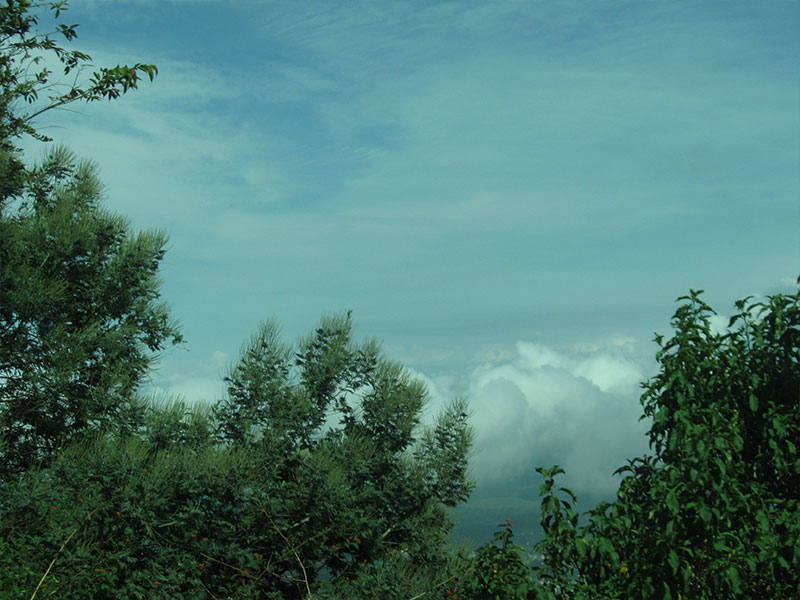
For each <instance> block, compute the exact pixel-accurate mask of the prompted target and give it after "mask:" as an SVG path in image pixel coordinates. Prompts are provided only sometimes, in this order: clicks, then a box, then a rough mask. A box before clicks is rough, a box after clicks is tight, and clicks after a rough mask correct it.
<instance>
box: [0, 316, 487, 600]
mask: <svg viewBox="0 0 800 600" xmlns="http://www.w3.org/2000/svg"><path fill="white" fill-rule="evenodd" d="M351 337H352V336H351V321H350V316H349V314H348V315H346V316H333V317H324V318H323V319H322V322H321V323H320V326H319V327H318V328H317V329H316V331H315V332H314V333H313V334H312V335H311V336H308V337H307V338H305V339H303V340H301V341H300V343H299V344H298V346H297V347H296V348H290V347H288V346H286V345H284V344H283V343H281V341H280V339H279V336H278V331H277V326H276V325H275V324H274V323H270V324H266V325H264V326H263V327H261V328H260V329H259V330H258V332H257V333H256V335H255V336H254V337H253V338H252V339H251V340H250V341H249V343H248V344H246V345H245V346H244V347H243V349H242V354H241V357H240V360H239V361H238V362H237V363H236V364H235V365H234V366H233V367H232V368H231V371H230V374H229V376H228V377H226V379H225V381H226V383H227V385H228V394H227V395H226V396H225V398H223V399H222V400H220V401H219V402H218V403H216V404H215V405H214V406H212V407H208V408H206V409H203V408H202V407H194V408H192V409H190V408H188V407H186V406H185V405H183V404H182V403H179V402H172V403H169V402H168V403H162V404H161V405H160V406H157V405H156V404H155V403H152V402H151V403H150V404H149V405H147V404H146V403H145V402H144V401H143V400H142V399H139V398H138V397H137V398H135V399H134V402H132V403H131V406H133V409H132V410H133V411H134V412H135V413H136V415H137V416H136V418H135V419H132V420H133V421H135V423H136V426H135V427H131V428H130V429H129V430H128V431H127V432H126V433H124V434H123V433H116V434H114V435H111V434H110V433H103V434H101V433H95V434H93V435H86V436H83V438H82V439H81V440H80V441H76V442H74V443H72V444H71V445H69V446H68V447H66V448H64V449H63V450H62V451H61V452H60V453H59V454H58V456H57V458H56V459H55V460H54V461H53V462H52V463H51V464H49V465H46V466H43V468H41V469H31V470H30V471H29V473H28V474H27V475H26V477H24V478H22V479H20V480H19V481H15V482H9V483H7V484H6V485H5V486H4V487H3V488H0V507H3V506H5V509H3V510H2V511H0V516H1V517H2V518H0V536H1V537H3V538H4V539H7V540H8V544H9V546H10V549H9V550H8V552H7V553H6V555H5V556H4V560H5V562H4V563H3V564H2V565H0V577H3V576H5V577H6V578H7V580H6V581H3V580H1V579H0V585H5V584H7V583H8V584H9V585H10V581H11V580H12V579H13V581H15V582H16V583H15V585H16V586H17V587H18V589H19V590H20V593H21V594H22V593H27V594H30V593H31V590H33V589H34V588H35V586H36V585H37V582H38V579H39V578H41V576H42V574H43V573H45V571H46V570H47V567H48V565H49V563H50V561H51V560H53V557H56V559H57V560H56V561H55V564H54V566H53V567H52V568H51V570H50V571H49V573H48V576H47V578H46V579H47V581H48V582H49V585H50V586H51V589H56V590H57V595H58V597H60V598H78V597H82V596H83V595H84V594H85V590H86V589H88V588H89V587H91V589H92V590H93V594H94V595H95V596H97V597H99V598H103V597H109V598H112V597H113V598H138V597H147V598H149V597H159V596H158V595H157V594H159V593H160V594H163V595H164V597H168V598H184V597H185V598H190V597H191V598H195V597H196V598H213V597H217V598H221V597H230V598H237V597H238V598H305V597H306V596H308V595H310V594H315V595H319V597H336V598H339V597H346V596H344V594H345V593H355V594H357V593H361V592H364V593H366V590H373V591H375V592H377V591H378V590H380V591H381V593H382V594H384V595H389V597H398V598H399V597H401V596H402V593H405V589H404V587H403V586H404V585H411V586H412V587H414V588H415V589H419V590H420V592H419V593H423V592H425V593H428V592H431V591H432V590H435V589H438V588H437V587H436V586H437V584H441V585H444V584H443V583H442V582H443V581H446V580H448V579H452V576H450V575H447V570H448V569H449V566H448V565H450V564H451V563H452V562H453V560H454V559H453V557H452V556H450V555H448V554H447V553H446V552H445V546H446V542H447V536H448V533H449V531H450V529H451V527H452V522H451V519H450V517H449V515H448V513H447V512H446V510H445V507H446V505H447V504H448V503H450V502H452V501H453V499H454V494H456V493H458V494H467V493H468V492H469V489H470V488H471V485H472V484H471V483H470V482H469V481H468V480H467V479H466V473H465V471H463V470H461V469H460V468H459V467H458V465H461V464H465V461H466V458H465V456H463V454H465V453H466V452H468V451H469V448H470V441H471V438H472V432H471V429H470V428H469V427H468V425H467V424H466V421H465V420H464V419H463V418H462V415H465V412H464V411H465V409H466V407H465V405H464V403H463V401H455V402H453V403H452V404H451V405H450V406H448V407H445V409H444V410H443V411H442V413H441V415H440V417H439V419H438V420H437V421H436V423H435V424H434V425H432V426H431V427H429V428H421V427H420V416H421V411H422V409H423V407H424V406H425V403H426V397H425V396H426V390H425V388H424V386H423V385H421V384H420V383H419V382H417V381H415V380H413V379H412V378H411V377H410V376H409V375H408V373H407V372H406V371H405V370H404V369H403V368H402V367H400V366H399V365H398V364H397V363H394V362H392V361H389V360H387V359H386V358H384V357H383V356H382V355H381V353H380V351H379V348H378V345H377V344H376V343H375V342H372V341H368V342H365V343H362V344H355V343H353V342H352V340H351ZM137 411H138V412H137ZM379 419H380V422H379ZM379 425H380V426H379ZM387 425H391V426H387ZM450 427H454V428H456V431H454V432H452V434H448V435H445V431H446V429H447V428H450ZM448 460H453V461H454V462H455V463H457V465H456V466H455V467H452V466H448V464H447V461H448ZM454 490H456V491H457V492H454ZM45 506H56V509H52V512H51V513H48V512H47V511H46V510H45V509H44V507H45ZM37 511H38V512H37ZM34 513H35V514H36V515H38V516H37V517H35V518H33V517H31V515H32V514H34ZM90 513H91V514H92V518H91V519H89V518H88V516H87V515H88V514H90ZM73 531H74V532H75V533H74V536H73V537H72V538H71V539H70V542H69V543H68V544H66V545H65V547H64V548H63V549H62V550H61V551H59V550H58V548H59V546H60V544H61V543H62V542H63V541H64V539H66V538H67V537H68V536H69V535H70V534H71V533H72V532H73ZM23 556H24V560H21V558H22V557H23ZM21 562H24V563H25V567H24V568H21V567H20V563H21ZM201 563H202V565H203V566H202V567H201V566H200V565H201ZM6 567H8V569H6ZM94 569H98V571H95V570H94ZM104 569H105V571H103V570H104ZM3 571H5V573H3ZM101 573H102V575H101ZM98 577H100V579H97V578H98ZM156 581H158V582H159V583H158V584H155V583H154V582H156ZM400 581H405V584H402V585H400V584H399V583H398V582H400ZM156 585H157V586H158V587H157V588H156V587H155V586H156ZM53 586H55V587H53ZM103 586H106V587H103ZM390 588H392V589H394V592H391V593H394V594H395V596H391V594H390V591H387V590H389V589H390ZM3 589H11V588H5V587H4V588H3ZM358 590H361V592H359V591H358ZM326 594H327V595H328V596H326ZM20 597H21V596H20ZM353 597H358V596H357V595H356V596H353Z"/></svg>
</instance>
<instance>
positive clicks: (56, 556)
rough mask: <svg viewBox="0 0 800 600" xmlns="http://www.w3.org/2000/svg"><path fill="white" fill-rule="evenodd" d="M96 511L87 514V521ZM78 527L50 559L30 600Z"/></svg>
mask: <svg viewBox="0 0 800 600" xmlns="http://www.w3.org/2000/svg"><path fill="white" fill-rule="evenodd" d="M96 511H97V509H96V508H95V509H94V510H93V511H91V512H90V513H89V514H87V515H86V520H87V521H88V520H90V519H91V518H92V515H93V514H94V513H95V512H96ZM78 529H80V527H76V528H75V529H74V530H73V531H72V533H70V534H69V536H68V537H67V539H65V540H64V543H63V544H61V548H59V549H58V552H56V555H55V556H54V557H53V560H51V561H50V565H49V566H48V567H47V570H46V571H45V572H44V575H42V578H41V579H40V580H39V585H37V586H36V589H35V590H33V594H31V598H30V600H33V599H34V598H35V597H36V594H37V592H38V591H39V588H40V587H41V586H42V583H43V582H44V579H45V577H47V575H48V573H50V569H52V568H53V565H54V564H55V562H56V558H58V555H59V554H60V553H61V551H62V550H64V547H65V546H66V545H67V542H69V541H70V540H71V539H72V536H73V535H75V534H76V533H78Z"/></svg>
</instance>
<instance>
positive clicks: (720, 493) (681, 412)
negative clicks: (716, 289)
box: [460, 279, 800, 600]
mask: <svg viewBox="0 0 800 600" xmlns="http://www.w3.org/2000/svg"><path fill="white" fill-rule="evenodd" d="M798 284H800V279H798ZM700 294H701V292H695V291H691V293H690V295H689V296H685V297H682V298H679V301H680V300H684V301H686V302H685V303H684V304H683V305H681V306H680V307H679V308H678V310H677V311H676V313H675V316H674V318H673V321H672V324H673V327H674V329H675V335H674V337H673V338H672V339H671V340H669V341H668V342H667V343H663V338H662V337H661V336H656V341H657V342H658V344H659V345H660V346H661V350H660V351H659V352H658V353H657V359H658V361H659V362H660V364H661V371H660V372H659V374H658V375H656V376H655V377H654V378H653V379H651V380H650V381H649V382H647V383H644V384H642V387H643V388H644V389H645V392H644V394H643V395H642V405H643V407H644V416H643V417H642V418H645V417H650V418H652V426H651V429H650V431H649V434H648V435H649V437H650V443H651V448H653V449H654V450H655V455H652V456H651V455H646V456H643V457H639V458H635V459H633V460H630V461H628V464H627V465H625V466H623V467H622V468H620V469H619V470H618V471H617V472H618V473H622V474H624V478H623V480H622V482H621V484H620V487H619V490H618V492H617V498H616V500H615V501H614V502H613V503H605V502H604V503H601V504H600V505H599V506H597V507H596V508H594V509H593V510H591V511H589V513H588V514H589V517H590V519H589V522H588V524H587V525H585V526H582V527H579V526H578V515H577V513H576V512H575V511H574V509H573V506H574V504H575V502H576V499H575V496H574V494H572V492H571V491H570V490H567V489H565V488H556V486H555V477H556V476H557V475H559V474H561V473H563V470H562V469H561V468H559V467H558V466H554V467H552V468H550V469H538V471H539V472H540V473H541V474H542V476H543V477H544V479H545V481H544V483H543V485H542V486H541V488H540V491H541V494H542V511H541V523H542V528H543V529H544V532H545V537H544V539H543V540H542V541H541V542H540V543H539V544H538V545H537V547H536V549H535V550H536V552H537V553H538V554H539V555H540V556H541V564H539V565H536V566H534V567H533V568H531V569H530V572H529V577H530V582H531V586H530V588H528V587H527V584H521V583H520V580H521V576H520V572H519V569H518V568H517V567H515V568H513V569H510V571H509V572H508V574H506V575H504V576H503V577H500V575H501V574H502V573H503V571H502V570H500V569H498V580H497V581H494V580H492V579H491V578H490V573H492V574H493V573H494V571H493V568H492V567H490V565H489V564H488V563H487V560H486V557H487V556H492V555H493V553H494V554H497V553H499V550H498V549H497V548H496V547H494V546H484V547H483V548H481V549H480V550H479V551H478V554H477V555H476V557H475V559H474V560H473V561H472V563H471V567H472V568H474V569H475V570H476V574H475V575H474V576H473V579H472V581H471V583H470V585H471V587H470V588H469V590H470V591H469V593H466V594H461V595H460V597H461V598H474V599H478V598H493V597H501V596H493V595H492V594H496V593H497V592H496V591H495V590H497V589H501V590H504V593H505V596H504V597H509V598H510V597H515V596H513V594H515V593H516V594H518V596H517V597H526V596H524V593H525V592H526V591H527V593H528V596H527V597H528V598H537V599H551V600H552V599H560V598H565V599H574V600H578V599H589V598H603V599H619V600H623V599H624V600H627V599H631V598H646V599H652V598H659V599H665V600H667V599H672V600H680V599H682V598H686V599H687V600H688V599H690V598H691V599H701V600H703V599H706V600H712V599H716V598H764V599H770V600H774V599H784V598H786V599H789V598H797V597H800V577H798V573H800V506H798V501H799V498H800V496H798V490H800V453H798V447H797V444H798V442H797V441H798V440H799V439H800V359H799V358H798V357H800V303H799V302H798V301H800V293H796V294H794V295H775V296H770V297H769V298H768V300H767V302H757V303H750V304H748V301H749V298H745V299H744V300H740V301H738V302H737V303H736V308H737V309H738V313H737V314H736V315H734V316H733V318H731V320H730V324H729V331H728V332H726V333H722V334H717V333H714V332H713V331H712V329H711V325H710V315H713V314H714V312H713V310H711V308H710V307H709V306H708V305H706V304H705V303H704V302H703V301H702V300H701V299H700ZM737 323H738V324H739V327H738V328H737V329H730V328H731V327H733V326H734V325H735V324H737ZM559 495H560V496H561V497H559ZM495 539H497V536H496V538H495ZM505 561H506V563H507V564H513V565H517V566H518V565H519V562H518V560H517V559H513V558H510V557H506V558H505Z"/></svg>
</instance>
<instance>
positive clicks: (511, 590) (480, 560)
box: [450, 519, 534, 600]
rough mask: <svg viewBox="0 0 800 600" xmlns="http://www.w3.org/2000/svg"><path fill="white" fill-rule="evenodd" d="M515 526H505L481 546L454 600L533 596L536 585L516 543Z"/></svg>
mask: <svg viewBox="0 0 800 600" xmlns="http://www.w3.org/2000/svg"><path fill="white" fill-rule="evenodd" d="M512 528H513V525H512V523H511V521H509V520H508V519H506V523H505V525H503V526H502V528H501V529H500V531H498V532H496V533H495V534H494V537H493V538H492V540H491V542H489V543H488V544H486V545H484V546H482V547H480V548H479V549H478V551H477V552H476V554H475V556H474V557H473V558H472V560H471V562H470V563H469V568H468V570H467V572H466V573H465V574H463V575H462V576H461V577H460V578H459V585H458V586H456V587H455V588H454V591H453V592H452V593H451V594H450V597H451V598H456V597H458V598H472V599H474V600H525V599H526V598H529V597H531V596H530V594H531V591H532V590H533V589H534V588H533V582H532V580H531V577H530V567H529V566H528V564H527V562H526V560H525V557H524V550H523V548H522V547H521V546H519V545H517V544H514V543H513V541H512V540H513V537H514V534H513V531H512Z"/></svg>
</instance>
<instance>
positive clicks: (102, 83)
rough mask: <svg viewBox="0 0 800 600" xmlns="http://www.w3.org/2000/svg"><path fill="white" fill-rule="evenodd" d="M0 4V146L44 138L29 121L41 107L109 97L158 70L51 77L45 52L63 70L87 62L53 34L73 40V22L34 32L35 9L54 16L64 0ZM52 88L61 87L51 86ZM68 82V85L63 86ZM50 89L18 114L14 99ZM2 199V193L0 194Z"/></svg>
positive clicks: (20, 0)
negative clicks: (81, 80)
mask: <svg viewBox="0 0 800 600" xmlns="http://www.w3.org/2000/svg"><path fill="white" fill-rule="evenodd" d="M5 4H6V5H5V6H2V7H0V142H1V143H0V149H2V150H13V149H14V147H13V145H12V140H14V139H15V138H18V137H20V136H22V135H26V134H27V135H31V136H33V137H34V138H36V139H39V140H42V141H50V138H48V137H47V136H44V135H42V134H40V133H39V132H37V131H36V129H35V128H34V127H33V125H32V122H33V119H35V118H36V117H37V116H39V115H40V114H42V113H43V112H45V111H48V110H51V109H54V108H58V107H61V106H64V105H66V104H69V103H71V102H75V101H76V100H84V101H86V102H92V101H94V100H101V99H103V98H107V99H109V100H112V99H114V98H118V97H119V96H120V95H122V94H124V93H125V92H127V91H128V90H130V89H135V88H137V86H138V81H139V77H140V74H141V73H143V74H145V75H147V77H149V79H150V81H152V80H153V78H154V77H155V76H156V75H157V74H158V69H157V68H156V66H155V65H149V64H142V63H136V64H135V65H134V66H132V67H129V66H127V65H125V66H119V65H118V66H116V67H111V68H107V67H103V68H101V69H100V70H99V71H95V72H94V73H93V74H92V76H91V77H90V79H89V82H88V85H86V86H80V85H76V84H77V80H73V82H72V83H71V84H63V83H60V82H59V81H58V80H56V79H54V75H55V74H54V73H53V71H51V70H50V69H48V68H47V67H45V66H41V67H40V66H39V65H40V63H41V62H42V60H43V59H45V58H46V57H48V56H51V57H54V58H55V59H57V60H58V62H60V63H61V65H62V66H63V71H64V73H63V75H64V76H67V75H69V74H70V73H71V72H73V71H76V70H77V72H78V73H80V72H81V71H82V70H83V68H84V67H85V66H89V65H91V56H89V55H88V54H86V53H84V52H80V51H78V50H65V49H64V48H62V47H60V46H59V45H58V44H56V42H55V40H54V39H53V38H52V37H51V36H52V35H54V34H56V33H57V34H60V35H61V36H63V37H64V39H65V40H67V41H71V40H73V39H75V38H76V37H77V36H78V34H77V32H76V28H77V27H78V26H77V25H66V24H63V23H60V24H58V25H57V26H56V31H54V32H51V33H46V34H40V33H39V32H38V24H39V16H38V15H37V14H35V12H34V11H36V10H38V9H41V8H43V7H45V6H46V7H47V8H48V9H50V10H51V11H53V16H54V17H55V19H59V18H60V17H61V13H62V12H64V11H66V10H67V8H68V7H67V2H66V0H62V1H58V2H54V1H50V2H46V3H45V2H31V1H30V0H7V2H6V3H5ZM56 88H62V89H63V91H61V92H55V89H56ZM64 88H66V89H64ZM51 90H52V91H54V93H52V95H48V100H47V102H46V103H45V104H44V106H38V107H35V109H34V110H32V111H31V112H29V113H23V114H21V113H20V111H19V110H18V106H17V105H18V103H19V101H20V100H24V101H25V102H26V103H27V104H34V103H36V102H38V101H39V99H40V93H41V92H44V91H51ZM0 199H2V196H0Z"/></svg>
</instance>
